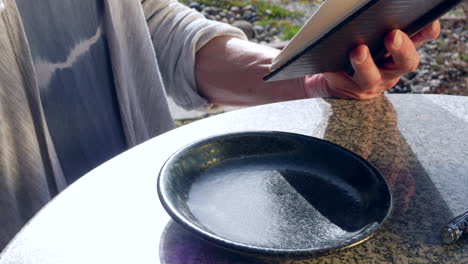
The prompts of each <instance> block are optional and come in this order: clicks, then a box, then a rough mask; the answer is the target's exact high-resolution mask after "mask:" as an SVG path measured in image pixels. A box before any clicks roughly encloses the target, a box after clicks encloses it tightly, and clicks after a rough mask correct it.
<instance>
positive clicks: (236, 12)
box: [229, 6, 242, 15]
mask: <svg viewBox="0 0 468 264" xmlns="http://www.w3.org/2000/svg"><path fill="white" fill-rule="evenodd" d="M229 11H231V12H232V13H234V15H240V14H241V13H242V10H241V9H240V8H239V7H238V6H233V7H231V9H229Z"/></svg>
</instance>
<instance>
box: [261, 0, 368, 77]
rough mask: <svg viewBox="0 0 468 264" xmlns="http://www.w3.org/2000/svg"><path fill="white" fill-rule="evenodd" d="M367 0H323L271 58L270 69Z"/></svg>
mask: <svg viewBox="0 0 468 264" xmlns="http://www.w3.org/2000/svg"><path fill="white" fill-rule="evenodd" d="M369 1H370V0H327V1H325V2H324V3H323V4H322V5H321V6H320V7H319V9H317V11H316V12H315V13H314V14H313V15H312V16H311V17H310V18H309V20H308V21H307V22H306V23H305V24H304V26H302V28H301V30H299V32H298V33H297V34H296V35H295V36H294V38H293V39H292V40H291V41H290V42H289V43H288V45H286V47H285V48H284V49H283V50H282V51H281V52H280V54H278V56H277V57H276V58H275V59H274V60H273V64H272V65H271V66H270V71H274V70H276V69H277V68H279V67H280V66H281V65H283V64H284V63H286V62H287V61H288V60H290V59H291V58H293V57H294V56H295V55H297V54H298V53H300V52H301V51H303V50H305V49H306V48H307V47H308V46H310V45H311V44H312V43H314V42H315V41H317V40H319V39H320V38H321V37H322V36H323V35H325V34H326V33H327V32H328V31H330V30H331V29H333V27H335V26H337V25H338V24H340V23H341V22H342V21H344V20H345V19H346V18H348V17H349V16H350V15H352V14H353V13H354V12H356V11H357V10H359V8H361V7H363V6H364V5H365V4H367V3H368V2H369Z"/></svg>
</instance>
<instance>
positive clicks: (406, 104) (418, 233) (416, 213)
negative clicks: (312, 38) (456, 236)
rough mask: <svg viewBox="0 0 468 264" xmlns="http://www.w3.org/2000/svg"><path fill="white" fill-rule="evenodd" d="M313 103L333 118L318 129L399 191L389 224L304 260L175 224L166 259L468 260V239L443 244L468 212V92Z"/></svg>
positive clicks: (425, 263) (406, 262) (423, 263)
mask: <svg viewBox="0 0 468 264" xmlns="http://www.w3.org/2000/svg"><path fill="white" fill-rule="evenodd" d="M314 103H317V105H318V106H319V107H321V108H322V110H323V111H322V114H323V115H324V116H326V118H325V119H323V118H322V119H321V124H317V125H316V126H315V127H316V128H317V129H320V128H321V127H323V126H325V127H326V129H325V131H324V132H321V133H317V131H313V132H312V131H311V134H313V135H314V134H315V135H316V134H322V133H323V134H322V138H324V139H326V140H329V141H332V142H334V143H337V144H339V145H341V146H343V147H345V148H347V149H349V150H351V151H353V152H355V153H357V154H359V155H361V156H362V157H364V158H366V159H367V160H369V161H370V162H371V163H372V164H374V166H376V167H377V168H378V169H379V170H380V171H381V172H382V174H383V175H384V176H385V177H386V179H387V180H388V182H389V184H390V186H391V189H392V192H393V195H394V210H393V213H392V217H391V218H390V220H389V222H388V223H387V224H386V225H385V226H384V227H383V228H382V229H381V230H380V231H379V232H378V233H377V234H376V235H375V236H374V237H373V238H371V239H370V240H369V241H367V242H364V243H363V244H361V245H358V246H356V247H354V248H351V249H347V250H344V251H342V252H340V253H337V254H332V255H327V256H320V257H313V258H308V259H307V258H306V259H300V260H284V259H283V260H280V259H261V258H255V257H252V256H241V255H239V254H235V253H231V252H227V251H224V250H220V249H217V248H216V247H213V246H211V245H208V244H205V243H204V242H199V240H198V238H196V237H193V235H191V234H189V233H187V232H186V231H185V230H183V229H181V228H180V227H179V226H178V225H177V224H170V225H169V226H168V227H167V229H166V232H165V234H166V239H164V240H163V241H164V243H163V245H162V246H163V249H164V250H163V251H166V253H167V256H168V258H167V260H168V262H167V263H185V261H187V260H188V259H191V260H192V261H195V260H196V259H199V260H200V263H291V264H292V263H294V264H296V263H297V264H306V263H307V264H312V263H376V264H377V263H402V264H410V263H411V264H412V263H421V264H428V263H434V264H436V263H437V264H439V263H453V264H455V263H468V240H466V239H465V240H462V241H459V243H457V244H455V245H452V246H444V245H442V244H441V241H440V238H439V232H438V231H439V229H440V228H441V227H442V226H443V225H444V224H446V223H447V222H448V221H450V220H451V219H452V218H453V217H454V215H455V214H459V213H462V212H464V210H465V211H466V210H468V122H467V121H468V98H453V97H452V98H445V97H440V96H439V97H436V96H432V97H431V96H411V97H408V96H406V97H405V96H391V97H390V100H389V99H387V97H380V98H378V99H375V100H370V101H360V102H358V101H342V100H326V101H325V102H314ZM312 105H313V107H316V105H314V104H313V103H312ZM454 105H456V106H457V107H456V108H454ZM303 107H307V104H305V103H304V105H303ZM298 108H300V107H298ZM447 108H449V109H450V108H454V109H451V110H447ZM463 118H465V119H463ZM306 122H307V121H306ZM174 249H176V251H177V252H186V253H189V252H193V254H194V255H192V256H190V254H187V255H179V254H177V253H175V252H174V251H173V250H174ZM191 257H194V258H191ZM175 259H177V261H175ZM195 263H197V262H195Z"/></svg>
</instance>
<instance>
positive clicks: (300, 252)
mask: <svg viewBox="0 0 468 264" xmlns="http://www.w3.org/2000/svg"><path fill="white" fill-rule="evenodd" d="M251 135H255V136H259V135H282V136H288V137H291V136H292V137H300V138H303V139H305V140H311V141H315V142H320V143H324V144H326V145H329V146H330V147H334V148H338V149H340V150H341V151H344V152H345V153H346V154H347V155H351V156H353V157H354V158H356V159H357V160H358V161H359V162H362V163H364V165H366V166H367V167H368V168H369V169H371V170H372V171H373V173H375V174H376V175H377V176H378V177H379V178H380V179H381V180H382V182H383V184H384V187H386V188H385V189H386V190H387V194H388V197H387V198H388V209H387V212H386V214H385V216H384V217H383V218H382V219H381V220H380V221H379V222H378V223H377V224H373V225H371V226H367V227H363V229H362V230H361V231H357V235H356V236H353V237H351V238H350V239H347V240H342V241H341V243H337V244H336V245H334V246H327V247H322V248H303V249H279V248H270V247H260V246H254V245H249V244H245V243H240V242H236V241H232V240H229V239H228V238H223V237H220V236H217V235H214V234H212V233H210V232H207V231H206V230H204V229H202V228H200V227H198V226H197V225H195V224H194V223H192V221H191V220H189V219H187V218H186V217H185V216H183V215H182V214H181V213H179V210H177V208H176V206H174V204H173V203H172V202H170V201H171V199H169V198H168V193H167V191H166V189H165V188H164V187H163V186H162V184H163V183H162V182H163V180H164V179H165V178H166V177H167V175H166V174H165V173H164V172H165V171H166V169H167V167H168V166H169V165H170V164H171V162H172V161H173V160H174V159H176V158H177V157H178V156H179V155H180V154H181V153H182V152H183V151H185V150H186V149H188V148H191V147H193V146H197V145H201V144H204V143H207V142H212V141H215V140H219V139H223V138H229V137H234V136H251ZM157 192H158V197H159V201H160V203H161V204H162V206H163V207H164V209H165V210H166V212H167V213H168V214H169V216H170V217H171V218H172V219H173V220H174V221H175V222H177V223H178V224H180V225H181V226H183V227H184V228H186V229H187V230H189V231H190V232H192V233H193V234H195V235H196V236H198V237H200V238H202V239H204V240H206V241H208V242H210V243H212V244H214V245H216V246H220V247H222V248H225V249H228V250H235V251H239V252H243V253H247V254H256V255H265V256H279V257H288V256H316V255H324V254H331V253H334V252H337V251H341V250H344V249H349V248H352V247H354V246H357V245H359V244H361V243H363V242H365V241H367V240H369V239H370V238H371V237H373V236H374V235H375V234H376V233H377V231H379V230H380V229H381V228H382V227H383V226H384V225H386V224H387V222H388V220H389V218H390V216H391V214H392V212H393V207H394V198H393V194H392V191H391V189H390V186H389V184H388V182H387V180H386V179H385V177H384V176H383V175H382V173H380V171H379V170H378V169H377V168H375V166H373V165H372V164H371V163H370V162H369V161H367V160H366V159H364V158H363V157H361V156H359V155H358V154H356V153H354V152H352V151H350V150H348V149H346V148H344V147H342V146H340V145H338V144H335V143H333V142H330V141H327V140H324V139H320V138H317V137H313V136H308V135H304V134H298V133H292V132H284V131H274V130H264V131H242V132H228V133H221V134H215V135H212V136H208V137H205V138H202V139H199V140H196V141H193V142H191V143H189V144H186V145H185V146H183V147H181V148H179V149H178V150H177V151H176V152H174V153H173V154H172V155H171V156H170V157H169V158H168V159H167V160H166V161H165V162H164V164H163V166H162V167H161V169H160V171H159V174H158V179H157Z"/></svg>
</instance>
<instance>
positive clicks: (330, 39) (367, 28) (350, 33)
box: [263, 0, 462, 81]
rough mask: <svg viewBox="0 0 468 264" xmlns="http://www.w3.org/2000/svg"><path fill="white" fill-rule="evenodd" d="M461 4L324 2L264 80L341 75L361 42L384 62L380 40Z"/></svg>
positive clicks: (414, 29) (450, 0)
mask: <svg viewBox="0 0 468 264" xmlns="http://www.w3.org/2000/svg"><path fill="white" fill-rule="evenodd" d="M461 1H462V0H327V1H325V2H324V3H323V4H322V5H321V6H320V7H319V8H318V9H317V11H316V12H315V13H314V14H313V15H312V16H311V17H310V18H309V19H308V21H307V22H306V23H305V24H304V26H302V28H301V29H300V30H299V32H298V33H297V34H296V35H295V36H294V38H293V39H292V40H291V41H290V42H289V43H288V45H286V47H284V49H283V50H282V51H281V52H280V53H279V54H278V56H277V57H276V58H275V59H274V60H273V62H272V65H271V66H270V73H269V74H268V75H267V76H265V77H264V78H263V79H264V80H265V81H277V80H286V79H291V78H296V77H302V76H306V75H311V74H316V73H322V72H336V71H346V72H349V73H352V72H353V70H352V66H351V63H350V61H349V53H350V52H351V50H353V48H355V47H357V46H359V45H361V44H366V45H367V46H368V47H369V49H370V51H371V54H372V57H373V58H374V60H375V61H376V62H377V63H379V62H381V61H382V60H383V58H384V56H385V53H386V50H385V46H384V38H385V36H386V35H387V34H388V33H389V32H391V31H392V30H394V29H401V30H402V31H404V32H405V33H407V34H408V35H409V36H413V35H415V34H416V33H418V32H419V31H420V30H421V29H423V28H424V27H425V26H427V25H429V24H430V23H431V22H433V21H434V20H436V19H438V18H439V17H440V16H442V15H443V14H445V13H446V12H448V11H449V10H450V9H452V8H453V7H454V6H455V5H457V4H458V3H460V2H461Z"/></svg>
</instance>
